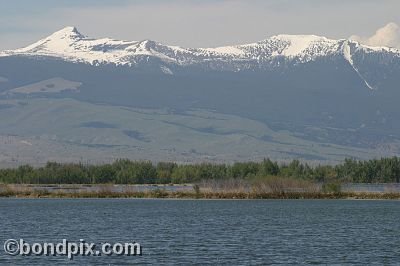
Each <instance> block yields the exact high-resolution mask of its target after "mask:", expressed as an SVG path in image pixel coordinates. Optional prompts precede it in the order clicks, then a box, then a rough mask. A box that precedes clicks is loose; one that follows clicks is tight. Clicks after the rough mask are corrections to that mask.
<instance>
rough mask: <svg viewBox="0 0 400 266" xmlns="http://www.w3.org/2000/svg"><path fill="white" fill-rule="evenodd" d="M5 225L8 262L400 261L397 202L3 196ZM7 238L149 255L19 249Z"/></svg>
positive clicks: (2, 260)
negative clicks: (132, 248) (44, 253)
mask: <svg viewBox="0 0 400 266" xmlns="http://www.w3.org/2000/svg"><path fill="white" fill-rule="evenodd" d="M0 228H1V229H0V230H1V231H0V245H1V247H0V265H146V264H147V265H274V264H277V265H278V264H281V265H290V264H314V265H318V264H320V265H326V264H329V265H332V264H336V265H368V264H379V265H399V264H400V202H399V201H365V200H363V201H356V200H152V199H144V200H142V199H0ZM9 238H14V239H20V238H22V239H24V240H25V241H27V242H30V243H34V242H42V243H43V242H55V243H58V242H61V241H62V239H64V238H65V239H68V240H69V241H71V242H73V241H76V242H78V241H79V239H85V240H86V241H87V242H95V243H104V242H109V243H115V242H132V241H136V242H138V243H140V245H141V246H142V253H143V255H142V256H133V257H126V256H122V257H118V256H115V255H114V256H111V257H107V256H101V257H81V256H77V257H75V258H74V260H72V261H70V260H68V258H66V257H60V256H58V257H36V256H29V257H20V256H16V257H12V256H9V255H5V254H4V250H3V243H4V241H5V240H6V239H9Z"/></svg>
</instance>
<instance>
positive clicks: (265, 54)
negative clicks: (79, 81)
mask: <svg viewBox="0 0 400 266" xmlns="http://www.w3.org/2000/svg"><path fill="white" fill-rule="evenodd" d="M349 43H350V44H351V45H352V46H354V47H355V49H350V46H349ZM357 49H362V50H363V51H364V52H366V53H376V52H386V53H391V54H395V55H396V56H398V57H400V56H399V55H400V51H399V50H397V49H394V48H387V47H369V46H365V45H361V44H359V43H357V42H355V41H349V40H332V39H328V38H325V37H320V36H315V35H276V36H272V37H270V38H268V39H266V40H263V41H260V42H257V43H251V44H245V45H236V46H224V47H217V48H182V47H178V46H167V45H163V44H161V43H157V42H154V41H150V40H145V41H123V40H114V39H109V38H102V39H92V38H89V37H87V36H84V35H82V34H81V33H80V32H79V31H78V30H77V29H76V28H75V27H66V28H64V29H62V30H60V31H57V32H55V33H53V34H52V35H50V36H48V37H46V38H44V39H42V40H40V41H38V42H36V43H34V44H32V45H29V46H27V47H25V48H21V49H17V50H12V51H4V52H2V53H0V56H10V55H25V56H50V57H56V58H61V59H63V60H67V61H72V62H83V63H88V64H92V65H99V64H105V63H112V64H116V65H129V66H132V65H136V64H137V63H138V61H139V60H140V58H142V57H143V56H144V57H154V58H158V59H160V60H161V61H163V62H165V63H169V64H176V65H181V66H184V65H191V64H200V63H204V62H210V61H215V62H225V63H227V62H228V63H229V62H234V63H240V62H243V61H245V62H252V63H256V64H260V63H262V62H270V61H273V60H274V59H276V58H284V59H287V60H292V61H295V62H296V63H304V62H309V61H312V60H315V59H316V58H319V57H324V56H329V55H341V56H343V57H344V58H345V59H346V60H347V61H348V62H349V63H350V64H351V65H352V67H353V68H354V69H355V70H356V71H357V72H358V70H357V68H356V67H355V66H354V63H353V60H352V53H353V52H354V51H355V50H357ZM162 70H163V71H164V70H165V71H166V72H168V73H169V74H170V70H167V69H166V68H165V66H164V68H163V69H162ZM165 71H164V72H165ZM368 86H369V85H368ZM369 87H370V86H369Z"/></svg>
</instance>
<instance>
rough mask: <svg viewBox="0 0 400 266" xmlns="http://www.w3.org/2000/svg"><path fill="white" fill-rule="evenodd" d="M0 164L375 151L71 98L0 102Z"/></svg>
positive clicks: (211, 118) (244, 124)
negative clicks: (124, 158) (123, 158)
mask: <svg viewBox="0 0 400 266" xmlns="http://www.w3.org/2000/svg"><path fill="white" fill-rule="evenodd" d="M0 107H1V108H0V121H1V122H0V149H1V151H2V153H1V155H0V164H2V165H12V164H20V163H33V164H38V163H44V162H45V161H47V160H57V161H90V162H104V161H109V160H113V159H114V158H121V157H126V158H131V159H150V160H164V161H166V160H175V161H232V160H258V159H262V158H263V157H270V158H273V159H279V160H286V159H288V160H289V159H293V158H303V159H308V160H315V161H319V160H327V161H325V162H335V161H338V160H341V159H343V158H344V157H358V158H360V159H367V158H371V157H375V156H381V155H390V154H381V153H380V152H379V151H376V150H367V149H359V148H351V147H344V146H338V145H333V144H327V143H316V142H311V141H306V140H303V139H301V138H299V137H295V136H294V134H293V133H291V132H286V131H273V130H271V129H270V128H268V127H267V126H266V125H265V124H262V123H260V122H257V121H254V120H250V119H245V118H241V117H238V116H233V115H225V114H220V113H215V112H212V111H207V110H192V111H190V112H185V113H176V112H174V111H171V110H155V109H134V108H126V107H119V106H110V105H95V104H89V103H85V102H79V101H76V100H72V99H40V98H36V99H33V98H26V99H19V100H1V101H0Z"/></svg>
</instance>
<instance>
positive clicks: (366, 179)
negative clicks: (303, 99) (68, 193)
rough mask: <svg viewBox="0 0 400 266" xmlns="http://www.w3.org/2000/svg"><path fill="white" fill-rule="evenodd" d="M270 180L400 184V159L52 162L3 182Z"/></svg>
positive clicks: (7, 172) (15, 172)
mask: <svg viewBox="0 0 400 266" xmlns="http://www.w3.org/2000/svg"><path fill="white" fill-rule="evenodd" d="M266 176H277V177H288V178H297V179H302V180H305V181H313V182H321V183H325V184H339V183H342V182H355V183H377V182H380V183H384V182H399V181H400V180H399V179H400V160H399V159H398V158H397V157H393V158H382V159H380V160H378V159H374V160H369V161H357V160H353V159H346V160H345V161H344V162H343V163H342V164H339V165H336V166H330V165H318V166H315V167H311V166H309V165H308V164H307V163H301V162H300V161H298V160H294V161H292V162H290V163H288V164H278V163H277V162H272V161H271V160H270V159H264V160H263V161H261V162H237V163H234V164H232V165H230V164H212V163H201V164H180V165H178V164H176V163H172V162H159V163H158V164H157V165H154V164H153V163H152V162H150V161H130V160H127V159H120V160H117V161H115V162H114V163H112V164H104V165H85V164H81V163H68V164H60V163H56V162H48V163H47V164H46V165H45V166H44V167H39V168H33V167H32V166H29V165H22V166H20V167H18V168H13V169H0V183H5V184H11V183H15V184H168V183H176V184H183V183H197V182H199V181H201V180H207V179H209V180H226V179H231V178H233V179H249V178H250V179H254V178H265V177H266ZM326 189H328V190H335V189H333V187H331V185H327V187H326ZM333 192H334V191H333Z"/></svg>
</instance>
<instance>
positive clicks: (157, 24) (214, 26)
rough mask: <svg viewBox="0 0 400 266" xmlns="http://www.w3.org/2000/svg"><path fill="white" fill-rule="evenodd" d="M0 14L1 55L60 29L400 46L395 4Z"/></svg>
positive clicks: (46, 5)
mask: <svg viewBox="0 0 400 266" xmlns="http://www.w3.org/2000/svg"><path fill="white" fill-rule="evenodd" d="M0 7H1V9H0V50H4V49H13V48H18V47H22V46H25V45H27V44H30V43H32V42H34V41H37V40H39V39H40V38H43V37H45V36H47V35H50V34H51V33H52V32H54V31H56V30H59V29H61V28H63V27H65V26H76V27H77V28H78V30H79V31H80V32H81V33H83V34H84V35H88V36H91V37H112V38H116V39H126V40H143V39H152V40H155V41H160V42H163V43H166V44H174V45H181V46H186V47H215V46H221V45H227V44H241V43H249V42H254V41H258V40H262V39H265V38H267V37H269V36H271V35H274V34H279V33H286V34H316V35H323V36H326V37H330V38H348V37H349V36H353V35H357V36H354V37H353V38H355V39H358V40H359V41H362V42H365V43H369V44H373V45H390V46H397V47H400V30H399V27H398V26H397V25H400V15H399V10H400V1H399V0H351V1H349V0H332V1H323V0H248V1H239V0H202V1H201V0H171V1H166V0H164V1H161V0H154V1H151V0H132V1H128V0H34V1H33V0H2V1H1V6H0ZM389 23H390V24H389ZM384 26H386V27H384ZM382 27H383V28H382ZM378 29H380V31H378V32H376V31H377V30H378Z"/></svg>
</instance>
